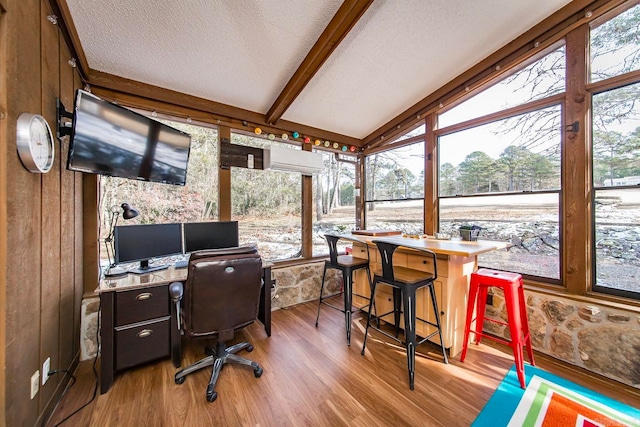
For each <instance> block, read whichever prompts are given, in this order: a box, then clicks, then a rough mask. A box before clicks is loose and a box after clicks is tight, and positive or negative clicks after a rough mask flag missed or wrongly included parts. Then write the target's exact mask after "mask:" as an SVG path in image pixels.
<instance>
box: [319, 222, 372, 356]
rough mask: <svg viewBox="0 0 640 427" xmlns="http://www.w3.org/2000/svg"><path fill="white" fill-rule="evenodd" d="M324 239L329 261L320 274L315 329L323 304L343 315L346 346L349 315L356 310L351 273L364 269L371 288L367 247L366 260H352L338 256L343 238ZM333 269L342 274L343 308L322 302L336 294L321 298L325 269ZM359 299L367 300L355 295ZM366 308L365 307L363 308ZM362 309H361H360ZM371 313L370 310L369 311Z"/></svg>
mask: <svg viewBox="0 0 640 427" xmlns="http://www.w3.org/2000/svg"><path fill="white" fill-rule="evenodd" d="M324 237H325V239H327V243H329V260H327V261H325V263H324V272H323V273H322V285H321V286H320V301H319V302H318V316H317V317H316V328H317V327H318V321H319V320H320V306H321V305H322V304H325V305H327V306H329V307H331V308H333V309H336V310H338V311H341V312H343V313H344V320H345V326H346V331H347V345H351V314H352V313H353V312H354V311H357V310H359V309H360V308H358V309H357V310H354V309H353V304H352V300H353V295H354V293H353V272H354V271H356V270H358V269H361V268H364V269H366V270H367V278H368V280H369V288H371V271H370V270H369V248H368V247H367V259H362V258H354V257H353V256H352V255H338V241H339V240H340V239H342V238H344V236H340V235H333V234H325V236H324ZM328 268H335V269H336V270H340V271H341V272H342V295H343V296H344V307H337V306H335V305H332V304H331V303H329V302H327V301H324V300H325V299H327V298H331V297H334V296H335V295H336V294H333V295H329V296H326V297H325V296H323V293H324V281H325V278H326V276H327V269H328ZM355 295H357V296H359V297H363V298H367V299H369V297H368V296H367V295H359V294H355ZM371 301H373V298H371V299H369V306H371ZM365 307H366V306H365ZM361 308H362V307H361ZM369 312H371V310H369Z"/></svg>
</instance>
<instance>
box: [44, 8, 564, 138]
mask: <svg viewBox="0 0 640 427" xmlns="http://www.w3.org/2000/svg"><path fill="white" fill-rule="evenodd" d="M56 2H57V4H58V6H59V8H60V9H61V10H62V15H63V17H65V18H66V19H65V21H67V22H66V26H67V27H68V28H69V30H70V31H69V32H70V33H71V35H72V37H71V38H72V39H73V40H72V42H73V44H74V48H75V50H76V54H77V55H78V56H79V59H80V66H81V68H84V70H83V71H84V74H85V75H87V80H89V81H90V80H91V75H99V76H101V77H104V76H108V77H112V78H123V79H127V81H128V80H131V81H134V82H140V83H143V84H147V85H151V87H157V88H161V89H166V90H168V91H173V92H176V93H179V94H184V95H189V96H192V97H196V98H198V99H203V100H205V101H212V102H215V103H217V104H212V105H220V106H223V107H229V108H228V109H230V110H231V111H240V112H243V111H248V112H251V113H252V114H253V116H252V117H262V118H263V122H264V123H273V124H274V125H275V124H278V123H287V125H290V124H291V123H293V124H300V125H304V126H306V127H310V128H317V129H323V130H326V131H330V132H333V133H335V134H338V135H341V136H344V137H345V140H347V139H351V140H360V141H362V142H366V141H367V140H368V139H369V140H370V139H371V138H372V137H373V136H375V135H377V134H379V133H380V132H381V131H382V130H384V129H385V126H387V127H388V126H389V124H390V123H394V120H395V121H398V120H399V118H401V117H402V115H403V113H405V114H406V112H407V111H410V110H411V108H412V107H415V105H417V104H418V103H419V102H420V101H421V100H423V99H425V97H427V96H428V95H429V94H432V93H433V92H434V91H436V90H437V89H439V88H440V87H442V86H443V85H445V84H446V83H448V82H450V81H451V80H452V79H453V78H455V77H456V76H459V75H461V74H462V73H464V72H465V71H466V70H468V69H470V68H471V67H472V66H474V65H475V64H477V63H479V62H481V61H482V60H484V59H485V58H487V57H488V56H490V55H491V54H492V53H494V52H496V51H497V50H498V49H500V48H501V47H503V46H505V45H507V44H509V43H510V42H511V41H513V40H514V39H516V38H518V36H520V35H522V34H524V33H525V32H527V31H528V30H530V29H531V28H532V27H534V26H535V25H536V24H537V23H539V22H540V21H542V20H544V19H545V18H547V17H549V16H550V15H552V14H553V13H554V12H556V11H558V10H559V9H561V8H562V7H563V6H565V5H567V4H569V3H571V1H569V0H544V1H531V0H473V1H470V0H346V1H344V2H342V1H340V0H312V1H311V0H180V1H175V0H145V1H129V0H94V1H87V0H56ZM574 3H575V2H574ZM239 115H242V114H239ZM240 118H242V117H240ZM398 127H399V125H398ZM292 130H293V129H292Z"/></svg>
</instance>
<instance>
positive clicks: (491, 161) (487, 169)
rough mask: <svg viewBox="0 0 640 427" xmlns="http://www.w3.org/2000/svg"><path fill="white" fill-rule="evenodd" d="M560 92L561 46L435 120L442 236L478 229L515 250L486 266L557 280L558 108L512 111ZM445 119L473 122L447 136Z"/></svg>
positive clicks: (494, 255)
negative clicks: (468, 227)
mask: <svg viewBox="0 0 640 427" xmlns="http://www.w3.org/2000/svg"><path fill="white" fill-rule="evenodd" d="M558 68H560V69H561V71H560V72H559V71H558ZM562 90H564V47H560V48H558V49H556V50H554V51H553V52H551V53H549V54H547V55H546V56H544V57H543V58H541V59H539V60H537V61H536V62H534V63H532V64H530V65H529V66H527V67H526V68H524V69H522V70H520V71H518V72H516V73H515V74H513V75H511V76H510V77H507V78H506V79H504V80H502V81H501V82H500V83H499V84H496V85H495V86H493V87H491V88H489V89H487V90H486V91H485V92H482V93H480V94H478V95H476V96H474V97H473V98H470V99H469V100H468V101H466V102H463V103H462V104H460V105H459V106H457V107H455V108H453V109H452V110H450V111H449V112H447V113H444V114H443V115H442V116H440V117H439V119H438V120H439V125H440V127H441V129H442V130H441V131H437V132H436V134H437V135H438V157H439V158H438V196H439V224H438V229H439V231H440V232H442V233H447V234H450V235H452V236H458V234H459V233H458V230H459V228H460V226H462V225H476V226H480V227H482V232H481V236H482V238H486V239H490V240H501V241H510V242H511V243H512V245H513V246H512V247H511V248H509V249H508V250H504V251H495V252H491V253H488V254H484V255H481V256H479V259H478V262H479V264H480V265H481V266H484V267H490V268H496V269H501V270H509V271H515V272H518V273H521V274H523V275H527V276H531V277H539V278H544V279H547V280H549V281H551V282H558V281H559V279H560V258H561V257H560V225H559V224H560V190H561V188H560V176H561V174H560V164H561V162H560V160H561V159H560V156H561V134H560V126H561V116H562V109H561V105H560V104H558V102H559V101H555V102H556V103H555V104H554V103H553V102H551V101H550V102H549V104H550V105H547V106H544V107H539V106H538V105H539V104H537V103H534V104H532V105H533V106H532V107H530V111H528V112H526V113H518V114H510V113H509V111H508V108H510V107H514V106H517V105H518V104H521V106H522V107H521V109H522V110H527V103H526V102H529V101H532V100H542V102H543V104H544V99H545V98H547V97H550V96H552V95H555V94H557V93H558V92H561V91H562ZM496 100H498V101H496ZM501 108H503V109H506V110H501ZM501 111H504V113H502V114H501ZM488 113H495V114H494V116H492V117H489V118H482V116H486V114H488ZM495 116H497V117H500V116H503V118H501V119H496V118H494V117H495ZM441 119H442V120H441ZM441 121H444V123H447V124H454V123H460V122H462V121H466V123H468V124H467V125H466V126H465V125H463V126H457V127H456V128H454V130H452V131H450V132H448V131H447V129H446V128H443V127H442V125H441ZM460 128H462V129H460Z"/></svg>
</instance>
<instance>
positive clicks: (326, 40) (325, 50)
mask: <svg viewBox="0 0 640 427" xmlns="http://www.w3.org/2000/svg"><path fill="white" fill-rule="evenodd" d="M371 3H373V0H345V2H344V3H342V6H340V9H338V12H336V14H335V16H334V17H333V18H332V19H331V22H329V25H327V27H326V28H325V30H324V31H323V32H322V34H321V35H320V37H319V38H318V40H317V41H316V43H315V44H314V45H313V47H312V48H311V50H310V51H309V53H308V54H307V56H306V57H305V58H304V60H303V61H302V63H301V64H300V66H299V67H298V69H297V70H296V72H295V73H294V74H293V76H292V77H291V79H290V80H289V81H288V82H287V84H286V86H285V88H284V89H283V90H282V92H280V95H278V98H277V99H276V101H275V102H274V103H273V105H272V106H271V108H269V111H268V112H267V115H266V118H265V122H267V123H269V124H273V123H276V122H277V121H278V120H280V118H281V117H282V115H283V114H284V112H285V111H286V110H287V108H289V106H291V104H292V103H293V101H294V100H295V99H296V98H297V97H298V95H300V92H302V90H303V89H304V88H305V87H306V86H307V84H308V83H309V81H310V80H311V79H312V78H313V76H315V75H316V73H317V72H318V70H319V69H320V67H322V64H324V63H325V61H326V60H327V59H328V58H329V56H330V55H331V54H332V53H333V51H334V50H335V49H336V48H337V47H338V45H339V44H340V42H341V41H342V40H343V39H344V38H345V37H346V35H347V34H348V33H349V31H351V29H352V28H353V26H354V25H355V24H356V22H358V20H359V19H360V18H361V17H362V15H364V13H365V11H366V10H367V9H368V8H369V6H370V5H371Z"/></svg>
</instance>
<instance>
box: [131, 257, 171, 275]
mask: <svg viewBox="0 0 640 427" xmlns="http://www.w3.org/2000/svg"><path fill="white" fill-rule="evenodd" d="M165 268H169V265H167V264H158V265H153V266H149V260H148V259H145V260H144V261H140V267H138V268H133V269H131V270H128V272H129V273H133V274H147V273H151V272H152V271H158V270H164V269H165Z"/></svg>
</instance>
